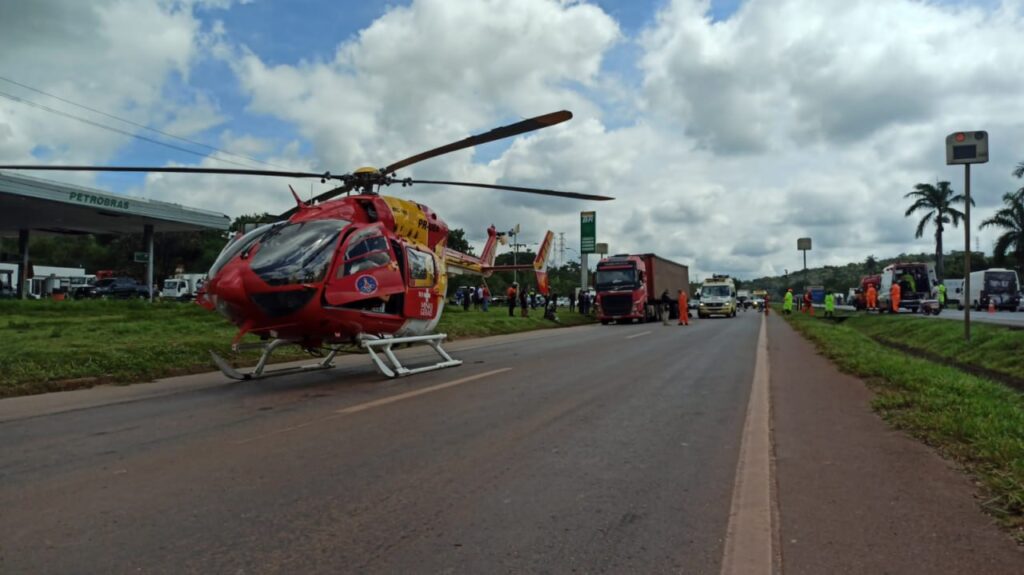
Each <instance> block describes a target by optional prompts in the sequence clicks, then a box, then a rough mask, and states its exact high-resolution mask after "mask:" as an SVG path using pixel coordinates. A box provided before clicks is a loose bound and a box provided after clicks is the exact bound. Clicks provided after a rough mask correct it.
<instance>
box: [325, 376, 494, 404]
mask: <svg viewBox="0 0 1024 575" xmlns="http://www.w3.org/2000/svg"><path fill="white" fill-rule="evenodd" d="M511 369H512V368H511V367H503V368H501V369H494V370H491V371H485V372H483V373H478V374H476V375H470V376H468V377H463V378H462V379H456V380H455V381H449V382H448V383H439V384H437V385H432V386H430V387H424V388H423V389H417V390H415V391H407V392H405V393H400V394H398V395H392V396H391V397H385V398H382V399H375V400H373V401H368V402H366V403H360V404H359V405H353V406H351V407H346V408H345V409H339V410H338V411H336V412H335V413H338V414H340V415H348V414H350V413H358V412H360V411H366V410H367V409H373V408H375V407H380V406H382V405H388V404H389V403H395V402H396V401H402V400H404V399H409V398H412V397H416V396H419V395H423V394H426V393H433V392H435V391H440V390H442V389H448V388H449V387H455V386H456V385H462V384H463V383H469V382H471V381H475V380H477V379H483V378H485V377H490V376H492V375H497V374H499V373H504V372H506V371H509V370H511Z"/></svg>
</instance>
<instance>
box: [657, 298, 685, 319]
mask: <svg viewBox="0 0 1024 575" xmlns="http://www.w3.org/2000/svg"><path fill="white" fill-rule="evenodd" d="M659 307H660V308H661V309H660V311H661V323H663V324H665V325H668V320H669V319H671V318H672V298H671V296H669V295H668V290H665V291H663V292H661V305H660V306H659ZM679 313H682V310H679Z"/></svg>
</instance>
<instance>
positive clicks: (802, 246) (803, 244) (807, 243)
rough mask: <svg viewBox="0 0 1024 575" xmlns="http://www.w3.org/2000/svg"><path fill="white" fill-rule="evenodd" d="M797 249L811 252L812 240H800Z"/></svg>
mask: <svg viewBox="0 0 1024 575" xmlns="http://www.w3.org/2000/svg"><path fill="white" fill-rule="evenodd" d="M796 249H798V250H809V249H811V238H798V239H797V240H796Z"/></svg>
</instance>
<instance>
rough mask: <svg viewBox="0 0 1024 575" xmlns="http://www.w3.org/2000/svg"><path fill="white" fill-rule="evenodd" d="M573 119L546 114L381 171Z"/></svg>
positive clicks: (565, 112)
mask: <svg viewBox="0 0 1024 575" xmlns="http://www.w3.org/2000/svg"><path fill="white" fill-rule="evenodd" d="M571 118H572V112H570V111H568V110H562V111H560V112H552V113H550V114H544V115H543V116H537V117H536V118H529V119H527V120H523V121H522V122H516V123H515V124H509V125H508V126H502V127H500V128H495V129H493V130H491V131H490V132H486V133H484V134H478V135H476V136H470V137H468V138H466V139H464V140H459V141H458V142H452V143H451V144H447V145H444V146H441V147H440V148H434V149H433V150H427V151H426V152H421V153H419V154H416V155H415V156H409V157H408V158H406V159H404V160H401V161H399V162H395V163H394V164H391V165H390V166H388V167H386V168H384V169H383V170H381V172H382V173H385V174H391V173H394V172H395V171H396V170H400V169H402V168H404V167H406V166H411V165H412V164H415V163H417V162H422V161H423V160H426V159H429V158H434V157H437V156H440V155H442V154H447V153H449V152H454V151H456V150H462V149H464V148H471V147H473V146H478V145H480V144H486V143H487V142H493V141H495V140H501V139H503V138H509V137H511V136H518V135H519V134H525V133H526V132H532V131H534V130H539V129H541V128H546V127H548V126H553V125H555V124H560V123H562V122H564V121H566V120H569V119H571Z"/></svg>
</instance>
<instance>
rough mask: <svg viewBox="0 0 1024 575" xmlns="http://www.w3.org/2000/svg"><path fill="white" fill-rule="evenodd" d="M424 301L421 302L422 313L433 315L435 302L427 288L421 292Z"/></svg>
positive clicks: (427, 315) (428, 315)
mask: <svg viewBox="0 0 1024 575" xmlns="http://www.w3.org/2000/svg"><path fill="white" fill-rule="evenodd" d="M420 297H421V298H423V301H422V302H420V315H422V316H426V317H432V316H433V315H434V302H432V301H431V297H430V293H429V292H428V291H427V290H423V291H421V292H420Z"/></svg>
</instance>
